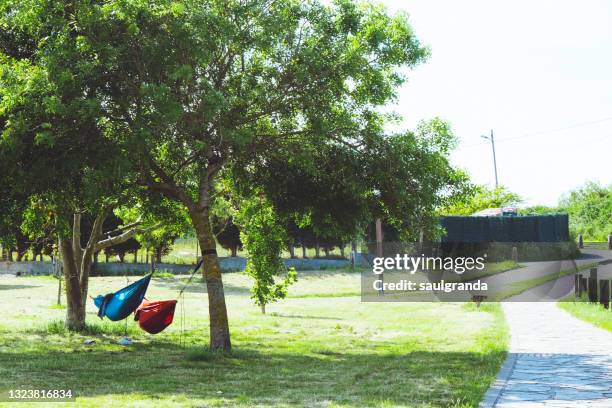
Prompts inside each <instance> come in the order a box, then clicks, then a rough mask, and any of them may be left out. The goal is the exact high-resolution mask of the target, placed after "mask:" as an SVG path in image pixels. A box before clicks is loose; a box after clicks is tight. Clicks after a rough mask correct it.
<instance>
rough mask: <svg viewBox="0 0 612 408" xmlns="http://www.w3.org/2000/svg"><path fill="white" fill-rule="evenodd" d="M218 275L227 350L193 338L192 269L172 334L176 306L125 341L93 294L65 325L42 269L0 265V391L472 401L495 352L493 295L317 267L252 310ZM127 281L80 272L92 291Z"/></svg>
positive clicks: (498, 328)
mask: <svg viewBox="0 0 612 408" xmlns="http://www.w3.org/2000/svg"><path fill="white" fill-rule="evenodd" d="M184 278H185V277H171V278H163V279H162V278H155V279H153V281H152V282H151V286H150V288H149V292H148V294H147V297H148V298H150V299H169V298H174V297H175V296H176V294H177V292H178V289H179V288H180V286H181V284H182V279H184ZM130 279H131V281H133V280H135V279H137V278H135V277H134V278H130ZM224 279H225V286H226V294H227V302H228V309H229V314H230V325H231V332H232V341H233V346H234V350H233V352H232V353H231V354H225V355H218V354H211V353H209V352H207V351H205V350H206V346H207V338H208V326H207V322H208V320H207V310H206V304H207V303H206V299H205V296H206V295H205V290H204V287H203V285H202V284H201V283H199V282H198V283H197V284H196V285H194V286H193V287H190V288H189V289H188V290H187V291H186V294H185V301H184V307H185V314H186V321H185V333H184V335H182V334H181V324H180V323H181V319H180V308H179V309H177V314H176V316H175V323H174V324H173V325H172V326H170V328H168V329H167V330H166V331H164V332H163V333H161V334H158V335H155V336H151V335H148V334H146V333H145V332H142V331H140V329H139V328H138V327H137V326H136V324H135V322H133V321H131V320H130V321H128V333H129V335H130V337H132V339H133V340H134V344H133V345H131V346H128V347H123V346H120V345H118V344H116V341H117V340H118V339H119V338H120V337H121V336H122V334H123V330H124V322H117V323H114V322H109V321H107V320H104V321H100V320H99V319H98V318H97V317H96V316H95V310H94V309H95V308H94V307H89V311H88V316H87V319H88V322H89V325H90V326H89V327H90V333H88V334H85V335H80V334H79V335H77V334H69V333H65V332H64V330H63V326H62V324H61V320H62V319H63V316H64V312H65V311H64V310H62V309H61V308H58V307H57V306H55V305H54V303H55V298H56V295H57V281H55V280H54V279H53V278H45V277H39V278H36V277H20V278H6V277H0V309H1V310H2V311H3V319H2V321H1V322H0V393H1V392H3V391H6V390H8V389H15V388H19V389H28V388H34V389H72V390H73V392H74V393H75V394H76V395H77V406H84V407H90V406H91V407H99V406H134V407H148V406H155V407H183V406H187V407H196V406H197V407H216V406H219V407H221V406H239V407H251V406H280V407H289V406H305V407H363V406H373V407H374V406H375V407H380V406H409V407H475V406H477V405H478V403H479V401H480V399H481V397H482V395H483V394H484V392H485V391H486V389H487V387H488V386H489V384H490V383H491V382H492V381H493V379H494V377H495V375H496V373H497V370H498V369H499V367H500V365H501V364H502V362H503V360H504V358H505V350H506V346H507V340H508V334H507V328H506V325H505V322H504V320H503V316H502V313H501V310H500V307H499V305H498V304H494V303H493V304H486V305H482V306H481V308H480V309H477V308H476V307H475V306H474V305H473V304H461V303H362V302H360V297H359V296H356V295H354V294H355V293H358V292H359V287H360V286H359V285H360V274H359V273H349V272H339V271H317V272H300V273H299V279H300V280H299V282H298V283H297V284H296V285H294V286H293V287H292V288H291V289H290V297H289V298H288V299H286V300H283V301H282V302H279V303H277V304H274V305H270V306H269V307H268V314H267V315H262V314H261V313H260V311H259V308H258V307H257V306H255V305H254V304H253V303H252V300H251V299H250V293H249V287H250V282H249V280H248V278H247V277H246V276H244V275H243V274H240V273H231V274H225V275H224ZM125 283H126V281H125V278H123V277H112V278H111V277H99V278H92V280H91V283H90V294H91V295H96V294H99V293H107V292H109V291H112V290H116V289H118V288H120V287H122V286H124V285H125ZM86 339H95V341H96V342H95V344H94V345H93V346H86V345H84V344H83V342H84V340H86ZM1 404H2V403H0V405H1ZM10 406H16V405H14V404H10ZM31 406H34V407H39V406H41V405H40V404H39V403H32V404H31Z"/></svg>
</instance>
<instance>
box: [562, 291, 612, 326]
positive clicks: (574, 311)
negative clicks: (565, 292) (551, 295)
mask: <svg viewBox="0 0 612 408" xmlns="http://www.w3.org/2000/svg"><path fill="white" fill-rule="evenodd" d="M559 307H560V308H561V309H563V310H565V311H566V312H568V313H569V314H571V315H572V316H574V317H577V318H578V319H581V320H584V321H585V322H589V323H591V324H593V325H595V326H597V327H601V328H602V329H606V330H610V331H612V312H611V311H610V310H609V309H606V308H604V307H603V306H602V305H600V304H598V303H589V302H588V301H587V300H586V299H574V297H573V296H572V297H571V298H566V299H563V300H562V301H561V302H559Z"/></svg>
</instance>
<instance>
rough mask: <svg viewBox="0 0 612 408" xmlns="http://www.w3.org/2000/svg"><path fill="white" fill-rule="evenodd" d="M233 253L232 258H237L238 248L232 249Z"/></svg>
mask: <svg viewBox="0 0 612 408" xmlns="http://www.w3.org/2000/svg"><path fill="white" fill-rule="evenodd" d="M231 251H232V258H235V257H237V256H238V247H232V248H231Z"/></svg>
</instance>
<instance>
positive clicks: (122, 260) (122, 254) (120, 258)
mask: <svg viewBox="0 0 612 408" xmlns="http://www.w3.org/2000/svg"><path fill="white" fill-rule="evenodd" d="M117 256H118V257H119V263H124V261H125V252H119V253H118V254H117Z"/></svg>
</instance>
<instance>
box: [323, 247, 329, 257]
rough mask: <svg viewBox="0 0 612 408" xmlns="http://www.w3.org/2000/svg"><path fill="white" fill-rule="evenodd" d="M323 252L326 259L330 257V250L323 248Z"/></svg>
mask: <svg viewBox="0 0 612 408" xmlns="http://www.w3.org/2000/svg"><path fill="white" fill-rule="evenodd" d="M323 252H325V257H329V248H323Z"/></svg>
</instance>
